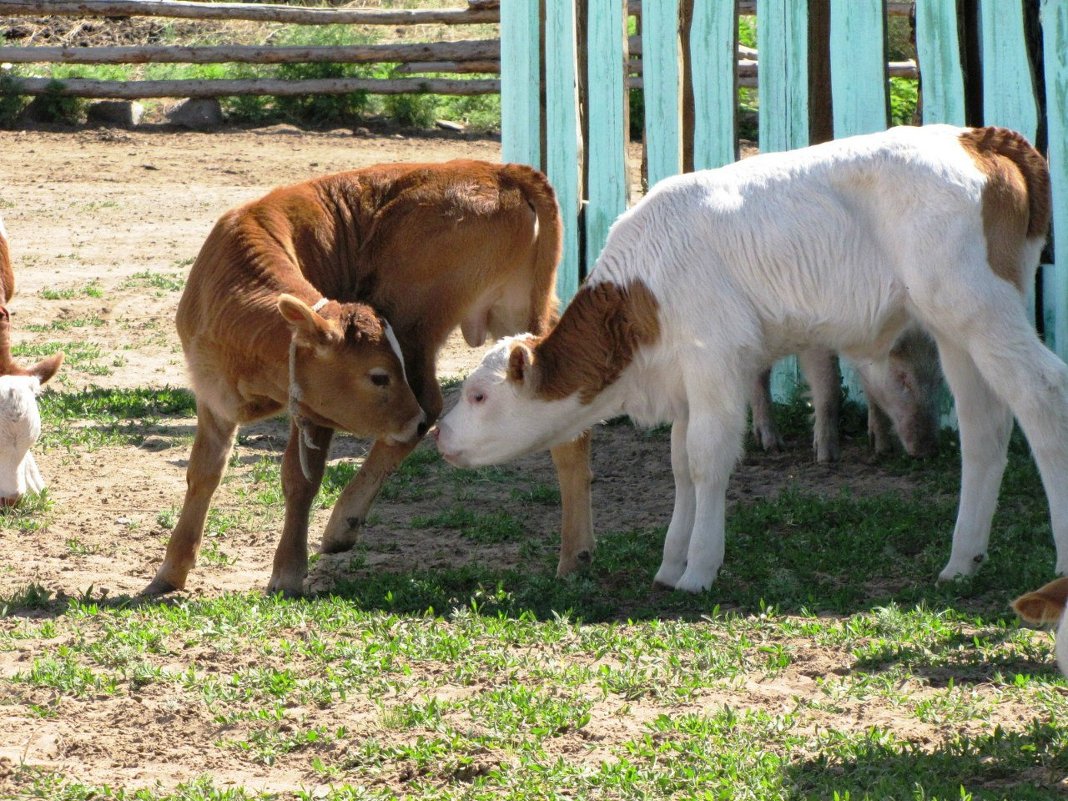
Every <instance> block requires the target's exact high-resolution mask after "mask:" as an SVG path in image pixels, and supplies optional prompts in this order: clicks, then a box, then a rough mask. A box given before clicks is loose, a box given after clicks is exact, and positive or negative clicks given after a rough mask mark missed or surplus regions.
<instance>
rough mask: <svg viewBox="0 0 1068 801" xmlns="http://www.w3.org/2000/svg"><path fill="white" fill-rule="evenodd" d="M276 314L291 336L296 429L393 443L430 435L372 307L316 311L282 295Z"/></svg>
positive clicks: (389, 334) (332, 306)
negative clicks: (316, 428)
mask: <svg viewBox="0 0 1068 801" xmlns="http://www.w3.org/2000/svg"><path fill="white" fill-rule="evenodd" d="M320 306H321V308H320ZM278 311H279V312H280V313H281V315H282V317H283V318H284V319H285V321H286V322H287V323H288V324H289V327H290V330H291V332H292V342H291V345H290V351H289V353H290V360H289V382H290V384H289V393H290V413H291V414H292V415H293V416H294V419H295V420H296V421H297V424H298V425H299V424H300V423H301V422H303V421H305V420H306V421H309V422H312V423H315V424H317V425H321V426H327V427H330V428H334V429H341V430H343V431H348V432H350V433H352V434H356V435H357V436H361V437H371V438H374V439H384V440H386V441H387V442H392V443H401V442H411V441H412V440H413V439H415V438H417V437H419V436H421V435H422V434H423V433H425V427H426V415H425V414H424V413H423V410H422V409H421V408H420V407H419V402H418V401H417V400H416V398H415V395H414V394H413V393H412V389H411V387H410V386H408V381H407V378H406V376H405V373H404V359H403V355H402V354H401V351H400V345H399V344H398V343H397V339H396V337H395V336H393V331H392V329H391V328H390V326H389V323H387V322H386V321H385V320H383V319H382V318H381V317H379V316H378V315H377V314H376V313H375V311H374V310H373V309H372V308H371V307H370V306H367V305H365V304H362V303H338V302H336V301H330V302H328V303H325V304H321V303H317V304H316V305H315V308H313V307H311V306H308V305H307V304H306V303H304V302H303V301H302V300H300V299H298V298H295V297H293V296H292V295H281V296H280V297H279V298H278Z"/></svg>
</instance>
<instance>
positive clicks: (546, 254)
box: [503, 164, 564, 336]
mask: <svg viewBox="0 0 1068 801" xmlns="http://www.w3.org/2000/svg"><path fill="white" fill-rule="evenodd" d="M503 173H504V174H505V175H506V176H508V178H510V179H511V180H512V181H514V182H515V183H516V185H517V186H518V187H519V188H520V190H521V191H522V192H523V196H524V197H525V198H526V199H527V203H529V204H530V206H531V208H532V209H534V213H535V214H536V215H537V217H538V235H537V241H536V243H535V253H534V276H533V278H534V280H533V281H532V282H531V288H530V293H531V294H530V321H529V323H528V329H529V330H530V332H531V333H533V334H537V335H539V336H541V335H543V334H545V333H546V332H547V331H548V330H549V328H550V327H551V326H553V325H555V324H556V321H557V319H559V311H558V308H557V307H558V306H559V300H558V299H557V297H556V265H557V264H559V262H560V254H561V252H562V250H563V239H564V226H563V222H562V221H561V219H560V206H559V205H558V204H557V202H556V192H554V191H553V187H552V184H550V183H549V179H548V178H546V177H545V176H544V175H543V174H542V173H541V172H539V171H538V170H535V169H534V168H533V167H528V166H527V165H525V164H505V165H503Z"/></svg>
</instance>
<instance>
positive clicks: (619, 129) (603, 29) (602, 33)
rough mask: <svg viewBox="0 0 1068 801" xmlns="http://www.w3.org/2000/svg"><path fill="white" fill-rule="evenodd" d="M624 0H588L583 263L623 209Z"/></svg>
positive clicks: (594, 253) (595, 251) (598, 249)
mask: <svg viewBox="0 0 1068 801" xmlns="http://www.w3.org/2000/svg"><path fill="white" fill-rule="evenodd" d="M625 7H626V2H625V0H589V46H590V51H591V52H593V53H595V54H596V55H595V57H594V58H591V59H589V62H588V67H589V79H588V81H587V87H588V93H589V94H588V97H589V103H588V109H589V116H588V118H589V131H590V133H589V142H588V143H587V150H586V155H587V159H586V161H587V165H588V168H589V188H588V190H587V196H588V203H587V205H586V264H587V268H588V267H589V266H592V265H593V263H594V261H595V260H596V258H597V256H598V255H599V254H600V252H601V248H603V247H604V241H605V237H606V236H607V235H608V228H609V226H611V225H612V222H613V221H614V220H615V218H616V217H618V216H619V215H620V214H622V213H623V211H625V210H626V208H627V156H626V154H627V150H626V148H627V114H626V109H627V105H626V104H627V90H626V86H625V85H624V77H625V76H624V69H625V63H624V61H625V58H626V57H625V55H624V49H623V43H624V41H625V40H626V36H627V26H626V21H627V18H626V14H625Z"/></svg>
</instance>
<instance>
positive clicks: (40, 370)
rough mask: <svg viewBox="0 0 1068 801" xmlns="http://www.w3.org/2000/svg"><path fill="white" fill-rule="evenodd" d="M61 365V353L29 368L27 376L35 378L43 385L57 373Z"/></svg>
mask: <svg viewBox="0 0 1068 801" xmlns="http://www.w3.org/2000/svg"><path fill="white" fill-rule="evenodd" d="M61 364H63V353H62V352H60V353H54V354H52V355H51V356H49V357H47V358H45V359H41V361H39V362H37V364H35V365H34V366H33V367H31V368H30V369H29V374H30V375H32V376H37V380H38V381H40V382H41V383H42V384H44V383H47V382H48V380H49V379H50V378H51V377H52V376H54V375H55V374H56V373H57V372H58V371H59V366H60V365H61Z"/></svg>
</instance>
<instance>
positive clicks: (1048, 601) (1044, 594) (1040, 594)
mask: <svg viewBox="0 0 1068 801" xmlns="http://www.w3.org/2000/svg"><path fill="white" fill-rule="evenodd" d="M1066 603H1068V577H1061V578H1058V579H1054V580H1053V581H1051V582H1050V583H1049V584H1046V585H1045V586H1044V587H1040V588H1039V589H1037V590H1035V591H1034V592H1029V593H1027V594H1026V595H1021V596H1020V597H1019V598H1017V599H1016V600H1015V601H1013V602H1012V608H1013V609H1014V610H1015V611H1016V614H1018V615H1019V616H1020V617H1022V618H1023V619H1024V620H1026V621H1027V622H1028V623H1056V622H1057V621H1058V620H1060V618H1061V615H1062V614H1063V613H1064V608H1065V604H1066Z"/></svg>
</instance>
